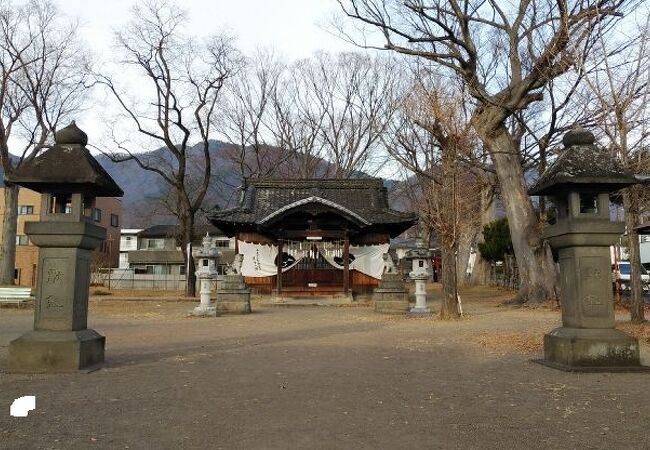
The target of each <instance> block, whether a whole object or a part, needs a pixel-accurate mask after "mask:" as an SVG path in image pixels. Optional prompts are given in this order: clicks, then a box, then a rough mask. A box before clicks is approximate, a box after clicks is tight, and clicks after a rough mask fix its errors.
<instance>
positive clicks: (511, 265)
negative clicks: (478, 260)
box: [490, 255, 519, 290]
mask: <svg viewBox="0 0 650 450" xmlns="http://www.w3.org/2000/svg"><path fill="white" fill-rule="evenodd" d="M490 285H491V286H499V287H504V288H509V289H515V290H517V289H519V269H518V268H517V264H516V262H515V258H514V257H513V256H510V255H506V258H505V261H499V262H498V263H493V264H491V265H490Z"/></svg>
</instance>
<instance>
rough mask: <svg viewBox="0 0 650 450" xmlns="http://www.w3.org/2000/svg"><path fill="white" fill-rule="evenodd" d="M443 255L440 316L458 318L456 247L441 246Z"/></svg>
mask: <svg viewBox="0 0 650 450" xmlns="http://www.w3.org/2000/svg"><path fill="white" fill-rule="evenodd" d="M441 247H442V248H441V254H442V255H441V256H442V258H441V259H442V293H443V299H442V307H441V308H440V318H441V319H442V320H450V319H457V318H458V317H459V316H460V311H459V310H458V287H457V279H456V257H455V255H454V254H455V252H456V249H454V248H450V247H447V246H446V245H443V246H441Z"/></svg>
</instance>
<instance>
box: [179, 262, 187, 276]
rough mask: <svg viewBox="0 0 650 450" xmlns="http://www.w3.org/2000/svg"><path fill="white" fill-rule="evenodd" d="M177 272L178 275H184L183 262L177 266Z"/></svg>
mask: <svg viewBox="0 0 650 450" xmlns="http://www.w3.org/2000/svg"><path fill="white" fill-rule="evenodd" d="M178 273H179V274H180V275H185V273H186V270H185V264H181V265H180V266H178Z"/></svg>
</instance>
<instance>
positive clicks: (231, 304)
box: [217, 274, 251, 314]
mask: <svg viewBox="0 0 650 450" xmlns="http://www.w3.org/2000/svg"><path fill="white" fill-rule="evenodd" d="M217 312H219V313H228V314H248V313H250V312H251V290H250V288H249V287H248V286H247V285H246V282H245V281H244V277H243V276H242V275H240V274H231V275H224V276H223V277H222V278H221V281H220V282H219V284H218V286H217Z"/></svg>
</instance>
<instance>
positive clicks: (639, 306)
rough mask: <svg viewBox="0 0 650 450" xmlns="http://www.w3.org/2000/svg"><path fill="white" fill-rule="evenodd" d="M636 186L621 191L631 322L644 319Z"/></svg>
mask: <svg viewBox="0 0 650 450" xmlns="http://www.w3.org/2000/svg"><path fill="white" fill-rule="evenodd" d="M638 189H639V188H638V187H636V186H633V187H629V188H627V189H625V190H624V191H623V207H624V208H625V227H626V228H627V253H628V257H629V258H630V316H631V317H630V318H631V320H632V322H635V323H640V322H643V321H644V320H645V311H644V305H643V287H642V285H641V254H640V253H641V252H640V248H639V234H638V233H637V231H636V227H637V226H638V225H639V196H638Z"/></svg>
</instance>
